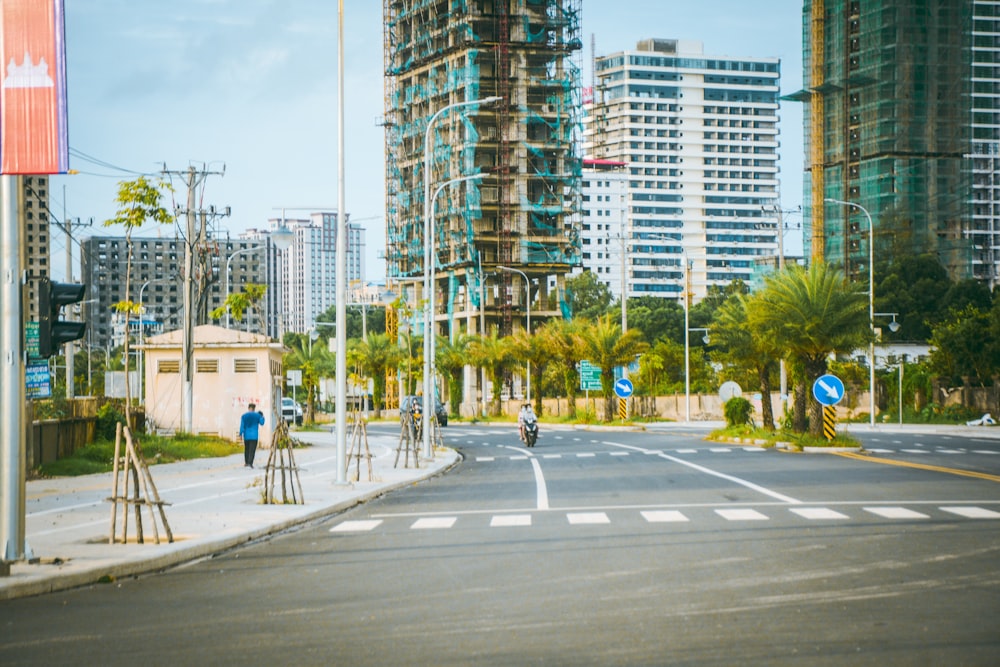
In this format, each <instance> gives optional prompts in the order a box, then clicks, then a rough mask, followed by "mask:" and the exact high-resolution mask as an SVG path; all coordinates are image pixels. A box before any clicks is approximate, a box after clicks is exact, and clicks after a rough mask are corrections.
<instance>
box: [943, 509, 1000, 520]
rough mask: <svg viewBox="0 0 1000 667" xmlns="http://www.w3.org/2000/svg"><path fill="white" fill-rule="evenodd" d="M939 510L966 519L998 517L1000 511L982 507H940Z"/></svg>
mask: <svg viewBox="0 0 1000 667" xmlns="http://www.w3.org/2000/svg"><path fill="white" fill-rule="evenodd" d="M941 510H942V511H944V512H949V513H951V514H957V515H959V516H964V517H965V518H967V519H1000V512H994V511H993V510H988V509H985V508H982V507H942V508H941Z"/></svg>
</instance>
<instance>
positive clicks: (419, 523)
mask: <svg viewBox="0 0 1000 667" xmlns="http://www.w3.org/2000/svg"><path fill="white" fill-rule="evenodd" d="M457 518H458V517H454V516H438V517H424V518H423V519H417V520H416V521H414V522H413V525H412V526H410V528H412V529H413V530H434V529H440V528H451V527H452V526H454V525H455V521H456V519H457Z"/></svg>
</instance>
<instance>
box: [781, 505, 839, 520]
mask: <svg viewBox="0 0 1000 667" xmlns="http://www.w3.org/2000/svg"><path fill="white" fill-rule="evenodd" d="M792 511H793V512H794V513H796V514H798V515H799V516H800V517H802V518H804V519H812V520H819V519H849V518H850V517H848V516H847V515H846V514H841V513H840V512H835V511H834V510H831V509H828V508H826V507H795V508H792Z"/></svg>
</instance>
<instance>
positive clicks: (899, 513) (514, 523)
mask: <svg viewBox="0 0 1000 667" xmlns="http://www.w3.org/2000/svg"><path fill="white" fill-rule="evenodd" d="M762 509H763V511H759V510H756V509H753V508H749V507H726V508H717V509H714V510H713V511H712V513H714V514H715V515H717V516H718V517H721V518H722V519H724V520H726V521H732V522H739V521H770V520H772V519H778V520H780V519H781V518H782V514H784V513H785V512H789V513H790V514H793V515H795V516H797V517H799V518H801V519H804V520H806V521H830V520H839V521H842V520H847V519H851V518H852V517H851V516H849V515H848V514H847V513H845V512H847V511H848V510H844V511H838V510H835V509H831V508H829V507H783V506H779V507H771V508H770V509H768V508H762ZM841 509H843V508H841ZM859 509H860V510H862V511H864V512H866V513H868V514H873V515H875V516H878V517H881V518H883V519H892V520H914V519H916V520H925V519H930V518H931V515H930V514H928V513H926V511H919V512H918V511H916V510H913V509H910V508H908V507H902V506H898V505H863V506H860V507H859ZM936 509H937V510H939V511H941V512H945V513H947V514H951V515H953V516H955V517H961V518H963V519H973V520H981V519H987V520H988V519H1000V511H996V510H993V509H988V508H985V507H978V506H975V505H941V506H938V507H937V508H936ZM692 511H693V512H695V513H696V514H697V516H693V517H692V516H691V512H692ZM703 512H704V511H702V513H700V514H698V513H699V510H697V509H694V510H686V511H684V512H682V511H680V510H665V509H651V510H640V511H639V512H638V513H639V515H640V516H641V517H642V519H643V520H644V521H645V522H646V523H647V524H663V523H674V524H680V523H692V522H693V521H702V522H703V521H705V519H706V516H705V514H704V513H703ZM765 512H767V513H766V514H765ZM769 515H770V516H769ZM388 516H391V515H388ZM536 516H550V514H549V512H542V513H541V514H537V513H532V512H517V513H503V514H494V515H492V516H491V517H490V522H489V527H490V528H510V527H534V526H535V525H536V524H535V517H536ZM564 516H565V518H566V521H567V522H569V524H570V525H573V526H585V525H606V524H611V523H613V521H612V518H611V516H609V514H608V512H600V511H593V512H566V513H565V514H564ZM785 516H787V514H785ZM458 518H459V517H457V516H428V517H419V518H417V519H416V520H415V521H413V523H411V524H410V526H409V527H410V529H411V530H443V529H448V528H453V527H454V526H455V525H456V523H457V522H458ZM620 520H624V521H626V522H627V521H628V513H624V512H619V513H618V514H617V515H615V521H620ZM384 521H385V519H381V518H379V519H365V520H347V521H343V522H341V523H339V524H337V525H335V526H333V527H332V528H330V532H331V533H340V534H351V533H355V534H356V533H365V532H370V531H372V530H374V529H375V528H377V527H379V526H382V525H383V523H384ZM463 521H466V522H467V521H468V518H465V519H463ZM465 525H468V524H465ZM480 525H481V524H480Z"/></svg>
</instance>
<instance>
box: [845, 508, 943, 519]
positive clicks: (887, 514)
mask: <svg viewBox="0 0 1000 667" xmlns="http://www.w3.org/2000/svg"><path fill="white" fill-rule="evenodd" d="M862 509H863V510H864V511H866V512H871V513H872V514H876V515H878V516H880V517H882V518H885V519H929V518H930V517H929V516H928V515H926V514H922V513H921V512H914V511H913V510H908V509H906V508H905V507H863V508H862Z"/></svg>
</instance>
